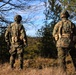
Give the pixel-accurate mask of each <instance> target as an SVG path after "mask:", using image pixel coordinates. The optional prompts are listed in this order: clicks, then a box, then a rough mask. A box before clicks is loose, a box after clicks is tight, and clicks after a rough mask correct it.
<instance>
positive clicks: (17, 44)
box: [5, 15, 27, 69]
mask: <svg viewBox="0 0 76 75" xmlns="http://www.w3.org/2000/svg"><path fill="white" fill-rule="evenodd" d="M14 20H15V22H13V23H11V25H9V26H8V28H7V30H6V32H5V41H6V42H7V44H8V45H9V46H10V50H9V53H10V65H11V68H13V67H14V63H15V58H16V54H18V58H19V63H20V68H21V69H22V68H23V51H24V49H23V47H24V46H26V44H27V37H26V33H25V29H24V27H23V25H22V24H21V23H20V22H21V20H22V17H21V16H20V15H16V16H15V18H14Z"/></svg>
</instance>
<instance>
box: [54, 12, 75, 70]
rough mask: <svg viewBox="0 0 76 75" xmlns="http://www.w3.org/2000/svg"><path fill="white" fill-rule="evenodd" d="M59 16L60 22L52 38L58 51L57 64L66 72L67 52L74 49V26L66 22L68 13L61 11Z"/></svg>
mask: <svg viewBox="0 0 76 75" xmlns="http://www.w3.org/2000/svg"><path fill="white" fill-rule="evenodd" d="M60 16H61V18H62V20H61V21H59V22H58V23H57V24H56V25H55V27H54V29H53V37H54V38H55V41H56V47H57V51H58V64H59V65H60V67H61V68H62V69H63V70H66V61H65V58H66V56H67V54H68V52H69V51H70V50H71V49H72V48H73V47H74V43H73V36H74V35H75V34H76V32H75V25H74V24H73V23H72V22H71V21H70V20H68V17H69V13H68V12H67V11H62V12H61V14H60ZM73 49H74V48H73Z"/></svg>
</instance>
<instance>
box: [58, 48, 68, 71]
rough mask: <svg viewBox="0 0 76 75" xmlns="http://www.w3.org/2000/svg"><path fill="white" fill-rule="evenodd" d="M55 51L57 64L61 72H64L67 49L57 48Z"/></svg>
mask: <svg viewBox="0 0 76 75" xmlns="http://www.w3.org/2000/svg"><path fill="white" fill-rule="evenodd" d="M57 50H58V64H59V67H60V68H61V69H62V70H63V71H66V56H67V54H68V49H66V48H61V47H58V48H57Z"/></svg>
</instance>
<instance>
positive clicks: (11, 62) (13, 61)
mask: <svg viewBox="0 0 76 75" xmlns="http://www.w3.org/2000/svg"><path fill="white" fill-rule="evenodd" d="M14 63H15V59H14V58H13V57H12V56H11V57H10V68H11V69H13V68H14Z"/></svg>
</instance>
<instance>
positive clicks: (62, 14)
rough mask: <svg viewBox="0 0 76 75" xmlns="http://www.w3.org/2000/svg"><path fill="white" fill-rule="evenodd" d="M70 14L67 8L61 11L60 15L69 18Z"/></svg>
mask: <svg viewBox="0 0 76 75" xmlns="http://www.w3.org/2000/svg"><path fill="white" fill-rule="evenodd" d="M69 16H70V15H69V13H68V11H66V10H63V11H62V12H61V13H60V17H61V18H64V17H65V18H68V17H69Z"/></svg>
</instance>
